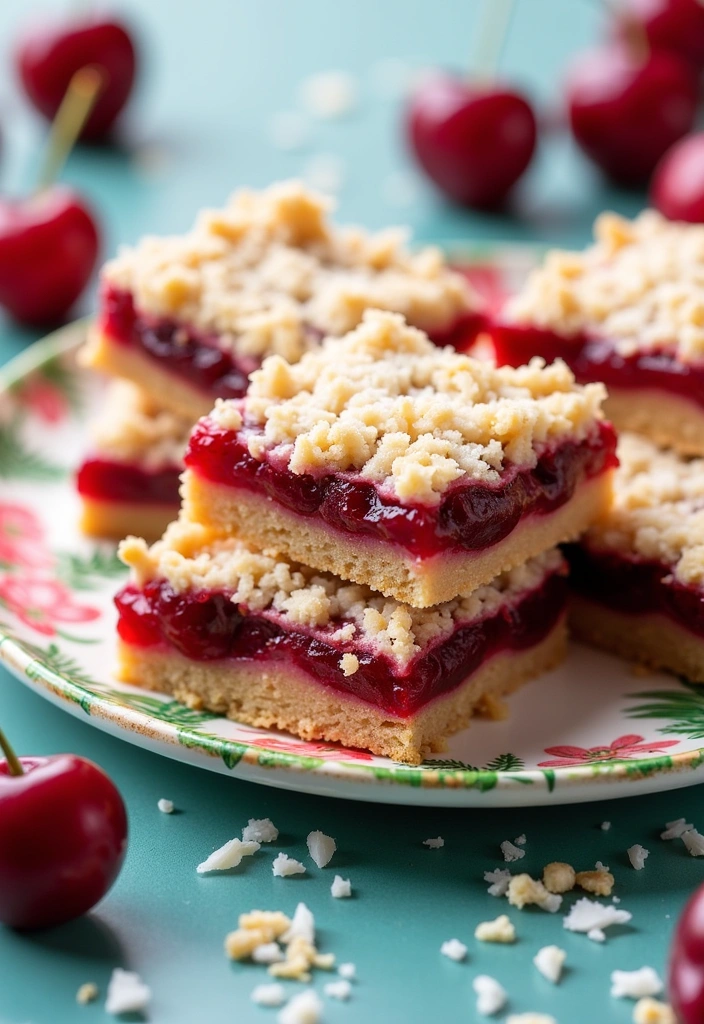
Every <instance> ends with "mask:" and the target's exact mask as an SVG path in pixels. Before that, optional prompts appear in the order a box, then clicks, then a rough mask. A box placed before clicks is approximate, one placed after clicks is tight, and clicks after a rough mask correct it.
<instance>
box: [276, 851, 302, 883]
mask: <svg viewBox="0 0 704 1024" xmlns="http://www.w3.org/2000/svg"><path fill="white" fill-rule="evenodd" d="M271 870H272V873H273V874H274V875H275V876H276V877H278V878H288V877H289V876H290V875H304V874H305V873H306V869H305V866H304V865H303V864H301V862H300V860H294V858H293V857H289V855H288V854H287V853H283V852H282V853H279V854H277V856H276V857H275V858H274V861H273V863H272V865H271Z"/></svg>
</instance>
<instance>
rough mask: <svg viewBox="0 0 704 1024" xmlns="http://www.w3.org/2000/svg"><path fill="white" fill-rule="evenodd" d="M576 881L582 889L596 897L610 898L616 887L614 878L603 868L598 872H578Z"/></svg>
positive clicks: (598, 869)
mask: <svg viewBox="0 0 704 1024" xmlns="http://www.w3.org/2000/svg"><path fill="white" fill-rule="evenodd" d="M574 880H575V884H576V885H578V886H579V888H580V889H584V891H585V892H591V893H593V895H595V896H610V895H611V892H612V890H613V887H614V876H613V875H612V874H611V872H610V871H609V870H608V869H606V868H603V867H602V868H597V869H596V871H578V872H577V874H576V875H575V876H574Z"/></svg>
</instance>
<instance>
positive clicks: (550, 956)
mask: <svg viewBox="0 0 704 1024" xmlns="http://www.w3.org/2000/svg"><path fill="white" fill-rule="evenodd" d="M566 959H567V953H566V952H565V951H564V949H560V947H559V946H543V948H542V949H539V950H538V952H537V953H536V954H535V956H534V957H533V963H534V964H535V966H536V967H537V968H538V970H539V971H540V973H541V974H542V975H543V977H544V978H547V979H548V981H551V982H552V983H553V985H557V983H558V981H559V980H560V978H561V976H562V968H563V967H564V964H565V960H566Z"/></svg>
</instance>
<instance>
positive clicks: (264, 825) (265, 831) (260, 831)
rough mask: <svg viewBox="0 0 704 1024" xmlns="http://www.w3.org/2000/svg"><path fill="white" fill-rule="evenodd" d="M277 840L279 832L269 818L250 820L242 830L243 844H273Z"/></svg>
mask: <svg viewBox="0 0 704 1024" xmlns="http://www.w3.org/2000/svg"><path fill="white" fill-rule="evenodd" d="M278 838H279V830H278V828H277V827H276V825H275V824H274V823H273V821H272V820H271V818H250V819H249V822H248V823H247V824H246V825H245V827H244V828H243V829H242V840H243V842H246V843H247V842H253V843H273V842H274V840H276V839H278Z"/></svg>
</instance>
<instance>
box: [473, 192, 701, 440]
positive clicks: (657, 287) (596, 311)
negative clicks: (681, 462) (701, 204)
mask: <svg viewBox="0 0 704 1024" xmlns="http://www.w3.org/2000/svg"><path fill="white" fill-rule="evenodd" d="M594 234H595V239H596V242H595V244H594V245H593V246H591V248H588V249H587V250H586V251H584V252H582V253H573V252H553V253H550V254H549V255H548V256H547V258H546V260H545V263H544V264H543V266H542V267H541V268H540V269H538V270H536V271H534V272H533V274H532V275H531V276H530V277H529V279H528V282H527V283H526V285H525V287H524V289H523V291H522V292H521V293H520V294H519V295H517V296H516V297H515V298H513V299H512V300H510V301H509V302H508V305H507V306H506V307H505V310H504V312H503V314H502V316H501V318H500V321H499V322H498V323H497V324H496V325H495V327H494V329H493V335H494V344H495V348H496V356H497V361H498V362H499V363H509V364H511V365H516V366H517V365H519V364H521V363H523V362H525V361H526V360H527V359H528V358H529V357H530V356H532V355H536V354H537V355H541V356H543V357H544V358H545V359H547V360H548V361H552V360H553V359H555V358H556V357H558V356H559V357H560V358H562V359H564V360H565V362H566V363H567V364H568V365H569V366H570V367H571V369H572V370H573V371H574V374H575V376H576V378H577V380H578V381H580V382H582V383H587V382H589V381H595V380H600V381H603V382H604V383H605V384H606V386H607V388H608V392H609V397H608V400H607V402H606V405H605V407H604V409H605V412H606V415H607V416H608V418H609V419H610V420H612V422H613V424H614V426H615V427H616V429H617V430H631V431H635V432H636V433H640V434H645V435H646V436H647V437H649V438H650V439H651V440H652V441H654V442H656V443H657V444H661V445H663V446H667V447H671V448H675V449H676V450H678V451H679V452H681V453H683V454H691V455H704V227H703V226H701V225H691V224H678V223H672V222H670V221H667V220H665V219H664V218H663V217H661V216H660V215H659V214H657V213H655V212H654V211H652V210H649V211H646V212H645V213H642V214H641V215H640V216H639V217H637V218H636V219H635V220H634V221H628V220H624V219H623V218H622V217H618V216H616V215H615V214H612V213H607V214H602V215H601V216H600V217H599V218H598V220H597V222H596V225H595V229H594Z"/></svg>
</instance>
